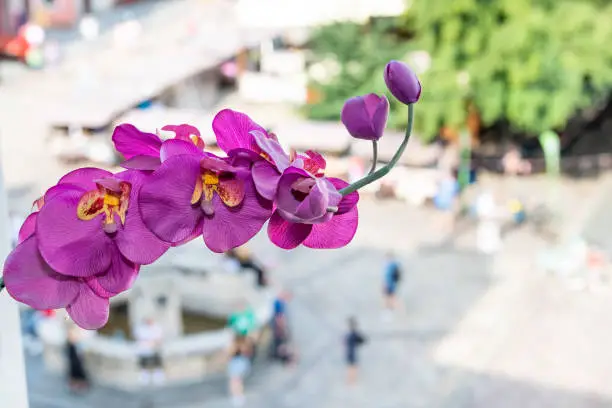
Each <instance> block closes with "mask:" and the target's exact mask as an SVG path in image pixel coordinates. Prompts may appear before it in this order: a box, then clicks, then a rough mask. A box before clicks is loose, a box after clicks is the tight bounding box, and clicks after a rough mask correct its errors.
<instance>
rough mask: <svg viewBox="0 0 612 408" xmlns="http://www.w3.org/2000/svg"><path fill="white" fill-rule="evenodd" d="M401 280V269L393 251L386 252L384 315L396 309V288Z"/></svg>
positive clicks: (386, 315)
mask: <svg viewBox="0 0 612 408" xmlns="http://www.w3.org/2000/svg"><path fill="white" fill-rule="evenodd" d="M401 280H402V271H401V268H400V265H399V262H398V261H397V258H396V257H395V255H394V254H393V253H391V252H390V253H388V254H387V262H386V265H385V270H384V276H383V296H384V302H385V317H390V316H391V315H390V312H392V311H393V310H395V309H397V307H398V302H397V296H396V293H397V289H398V286H399V283H400V281H401Z"/></svg>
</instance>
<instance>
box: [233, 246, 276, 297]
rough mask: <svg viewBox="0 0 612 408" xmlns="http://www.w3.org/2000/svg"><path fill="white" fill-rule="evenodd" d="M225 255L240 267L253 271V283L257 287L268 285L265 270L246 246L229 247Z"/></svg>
mask: <svg viewBox="0 0 612 408" xmlns="http://www.w3.org/2000/svg"><path fill="white" fill-rule="evenodd" d="M225 255H226V256H227V257H228V258H229V259H230V260H233V261H236V262H238V263H239V264H240V268H241V269H243V270H244V269H250V270H251V271H253V272H254V273H255V284H256V285H257V287H259V288H264V287H266V286H268V277H267V275H268V274H267V271H266V270H265V269H264V267H263V266H261V265H260V264H259V263H258V262H256V261H255V259H253V256H252V255H251V253H250V251H249V250H248V249H247V248H246V247H239V248H235V249H231V250H229V251H227V252H226V253H225Z"/></svg>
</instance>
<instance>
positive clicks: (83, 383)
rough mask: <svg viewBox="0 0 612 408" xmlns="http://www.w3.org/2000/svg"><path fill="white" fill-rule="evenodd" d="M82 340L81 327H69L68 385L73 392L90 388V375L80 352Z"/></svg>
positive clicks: (67, 347) (67, 343) (67, 340)
mask: <svg viewBox="0 0 612 408" xmlns="http://www.w3.org/2000/svg"><path fill="white" fill-rule="evenodd" d="M80 340H81V336H80V331H79V328H78V327H76V326H73V327H70V328H68V336H67V339H66V359H67V360H68V387H69V389H70V391H71V392H73V393H78V392H82V391H87V390H88V389H89V385H90V383H89V377H88V375H87V372H86V371H85V365H84V363H83V359H82V357H81V354H80V352H79V342H80Z"/></svg>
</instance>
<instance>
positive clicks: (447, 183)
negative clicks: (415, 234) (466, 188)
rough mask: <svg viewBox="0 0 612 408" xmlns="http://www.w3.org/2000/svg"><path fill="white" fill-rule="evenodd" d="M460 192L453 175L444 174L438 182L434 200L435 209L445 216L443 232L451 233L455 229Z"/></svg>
mask: <svg viewBox="0 0 612 408" xmlns="http://www.w3.org/2000/svg"><path fill="white" fill-rule="evenodd" d="M458 192H459V184H458V183H457V179H455V177H453V175H452V173H450V172H444V173H443V174H442V176H441V179H440V180H439V182H438V190H437V193H436V195H435V196H434V199H433V202H434V205H435V207H436V208H437V209H438V210H440V211H442V212H443V214H444V217H442V218H443V219H442V228H441V229H442V230H443V231H449V232H450V231H452V230H453V228H454V220H455V215H454V210H455V201H456V200H455V199H456V197H457V194H458Z"/></svg>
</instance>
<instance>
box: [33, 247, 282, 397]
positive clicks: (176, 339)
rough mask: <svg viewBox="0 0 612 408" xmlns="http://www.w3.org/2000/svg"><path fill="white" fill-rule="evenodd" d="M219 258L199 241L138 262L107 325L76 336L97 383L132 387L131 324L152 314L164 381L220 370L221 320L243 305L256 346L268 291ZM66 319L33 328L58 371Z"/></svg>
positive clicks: (268, 307)
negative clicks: (253, 323)
mask: <svg viewBox="0 0 612 408" xmlns="http://www.w3.org/2000/svg"><path fill="white" fill-rule="evenodd" d="M226 266H227V264H226V261H225V258H224V257H223V256H222V255H218V254H213V253H211V252H210V251H208V250H207V249H206V248H205V247H204V245H203V244H202V242H201V241H200V240H195V241H192V242H191V243H189V244H186V245H184V246H182V247H180V248H172V249H171V250H170V251H169V252H168V253H167V254H166V255H164V256H163V257H162V258H161V259H159V260H158V261H157V262H156V263H155V265H153V266H149V267H142V268H141V272H140V276H139V278H138V280H137V282H136V284H135V285H134V287H133V288H132V289H130V290H129V291H127V292H125V293H123V294H121V295H119V296H117V297H116V298H113V300H112V303H111V316H110V318H109V323H108V324H107V325H106V326H105V327H104V328H102V329H101V330H99V331H98V332H97V333H96V332H93V333H89V334H88V335H87V336H86V337H85V339H84V340H83V356H84V358H85V363H86V365H87V368H88V369H89V372H90V375H91V377H92V379H93V381H95V382H96V383H98V384H104V385H107V386H111V387H116V388H121V389H126V390H133V389H138V388H139V387H140V386H141V385H140V382H139V367H138V353H137V348H136V343H135V342H134V341H133V340H132V337H131V335H132V329H133V328H134V327H135V325H136V324H138V323H140V322H141V321H143V320H144V319H145V318H149V317H152V318H154V319H155V321H156V322H157V323H158V324H159V325H160V326H161V327H162V329H163V333H164V341H163V345H162V347H161V351H160V353H161V357H162V362H163V369H164V371H165V374H166V381H165V385H166V386H168V385H173V384H185V383H191V382H198V381H202V380H203V379H205V378H206V377H208V376H215V375H219V374H222V373H223V372H224V370H225V363H226V350H227V348H228V346H229V345H230V342H231V339H232V332H231V330H230V329H228V328H227V327H225V322H226V321H227V317H228V316H229V315H230V314H231V313H233V312H235V311H238V310H239V309H240V308H244V305H245V304H247V305H249V306H250V307H251V308H252V309H253V310H254V311H255V314H256V316H257V324H258V330H257V332H256V334H255V337H256V339H257V341H258V342H259V347H257V349H258V350H261V351H263V352H265V351H266V350H267V347H265V345H266V344H267V343H268V341H269V334H268V330H267V327H268V322H269V320H270V318H271V315H272V303H273V302H272V301H273V296H274V294H273V293H272V292H271V291H268V290H261V289H257V288H256V286H255V283H254V279H253V275H252V274H250V273H248V272H245V273H235V272H230V271H229V269H228V268H227V267H226ZM67 326H68V322H66V320H65V318H64V317H63V316H60V315H58V317H57V318H56V319H53V320H49V321H47V322H46V323H44V326H43V327H41V330H40V331H41V338H42V340H43V343H44V354H43V355H44V359H45V364H46V366H47V367H48V368H49V369H50V370H52V371H57V372H64V371H63V370H64V369H65V360H64V344H65V338H66V337H65V333H66V330H67Z"/></svg>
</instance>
